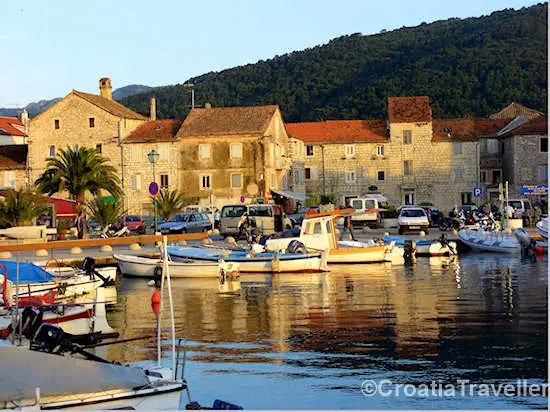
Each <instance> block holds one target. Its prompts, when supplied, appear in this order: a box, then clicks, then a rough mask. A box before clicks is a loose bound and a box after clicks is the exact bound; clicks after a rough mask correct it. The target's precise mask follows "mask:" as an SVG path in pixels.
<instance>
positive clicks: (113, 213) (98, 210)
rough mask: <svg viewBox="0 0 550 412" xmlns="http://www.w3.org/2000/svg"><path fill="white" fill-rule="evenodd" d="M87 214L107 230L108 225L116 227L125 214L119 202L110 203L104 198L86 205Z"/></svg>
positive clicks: (98, 198) (96, 199)
mask: <svg viewBox="0 0 550 412" xmlns="http://www.w3.org/2000/svg"><path fill="white" fill-rule="evenodd" d="M86 209H87V210H86V212H87V214H88V215H89V216H92V217H93V218H94V219H95V220H96V222H97V223H98V224H99V225H100V226H101V229H102V230H103V229H105V228H106V227H107V226H108V225H116V224H117V223H119V222H120V221H121V219H122V216H124V214H125V210H124V207H123V205H122V203H120V202H118V201H117V200H115V201H114V202H113V201H109V200H105V199H104V198H102V197H96V198H95V199H93V200H90V201H88V202H87V203H86Z"/></svg>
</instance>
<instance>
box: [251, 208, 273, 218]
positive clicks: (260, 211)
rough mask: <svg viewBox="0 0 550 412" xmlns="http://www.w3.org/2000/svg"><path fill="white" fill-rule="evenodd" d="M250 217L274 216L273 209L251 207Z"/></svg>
mask: <svg viewBox="0 0 550 412" xmlns="http://www.w3.org/2000/svg"><path fill="white" fill-rule="evenodd" d="M249 210H250V216H273V209H272V208H271V207H270V206H268V207H265V206H264V207H252V206H251V207H250V208H249Z"/></svg>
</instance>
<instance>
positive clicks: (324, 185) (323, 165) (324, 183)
mask: <svg viewBox="0 0 550 412" xmlns="http://www.w3.org/2000/svg"><path fill="white" fill-rule="evenodd" d="M321 157H322V159H321V161H322V168H323V197H324V198H326V197H327V193H326V180H325V145H323V144H322V145H321Z"/></svg>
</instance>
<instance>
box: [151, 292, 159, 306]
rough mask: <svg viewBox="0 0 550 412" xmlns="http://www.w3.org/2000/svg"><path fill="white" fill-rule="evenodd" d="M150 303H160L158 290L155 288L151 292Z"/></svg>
mask: <svg viewBox="0 0 550 412" xmlns="http://www.w3.org/2000/svg"><path fill="white" fill-rule="evenodd" d="M151 303H152V304H155V303H156V304H159V303H160V290H158V289H155V291H154V292H153V295H152V296H151Z"/></svg>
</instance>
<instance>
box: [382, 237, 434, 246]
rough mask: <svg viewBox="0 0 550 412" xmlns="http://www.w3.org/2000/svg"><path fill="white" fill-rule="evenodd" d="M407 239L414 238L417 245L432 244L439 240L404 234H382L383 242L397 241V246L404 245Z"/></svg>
mask: <svg viewBox="0 0 550 412" xmlns="http://www.w3.org/2000/svg"><path fill="white" fill-rule="evenodd" d="M405 240H414V241H415V242H416V244H417V245H431V244H432V243H434V242H438V240H426V239H416V238H409V237H403V236H382V242H384V243H391V242H395V244H396V245H397V246H403V245H404V244H405Z"/></svg>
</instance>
